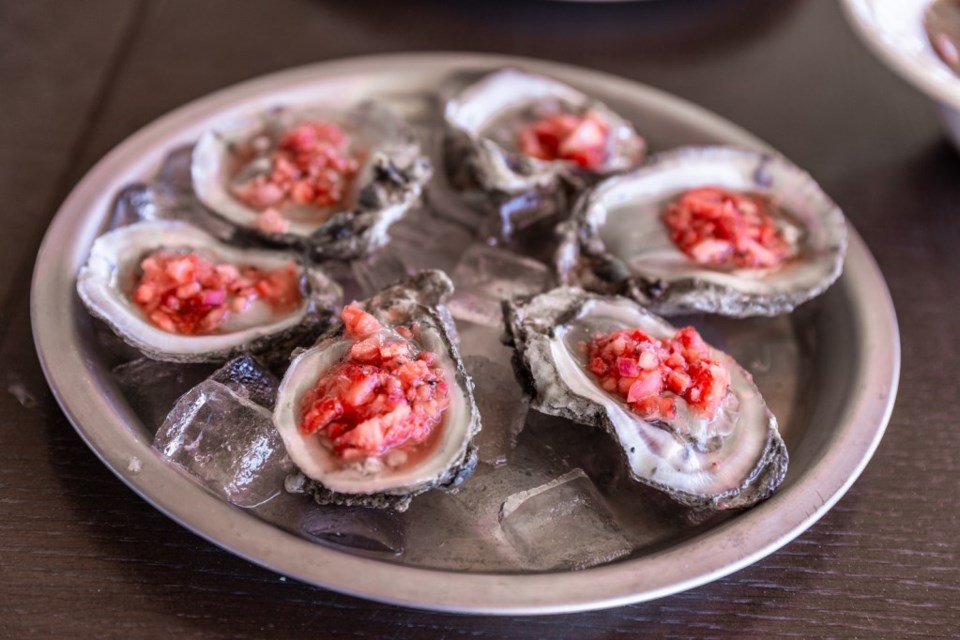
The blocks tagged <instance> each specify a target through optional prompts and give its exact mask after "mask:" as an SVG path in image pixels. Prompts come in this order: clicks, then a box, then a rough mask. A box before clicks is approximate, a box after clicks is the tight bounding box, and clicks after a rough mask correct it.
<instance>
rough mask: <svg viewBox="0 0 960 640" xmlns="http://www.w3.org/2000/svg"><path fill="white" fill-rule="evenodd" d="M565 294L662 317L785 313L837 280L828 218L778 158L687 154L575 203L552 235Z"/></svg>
mask: <svg viewBox="0 0 960 640" xmlns="http://www.w3.org/2000/svg"><path fill="white" fill-rule="evenodd" d="M561 236H562V241H561V245H560V248H559V250H558V253H557V270H558V273H559V274H560V278H561V281H562V282H564V283H565V284H571V285H577V286H582V287H584V288H587V289H590V290H592V291H598V292H603V293H618V294H622V295H626V296H629V297H632V298H634V299H635V300H638V301H639V302H641V303H643V304H644V305H646V306H648V307H650V308H651V309H653V310H654V311H656V312H658V313H663V314H668V315H669V314H674V313H683V312H687V311H706V312H712V313H720V314H723V315H729V316H736V317H744V316H754V315H776V314H780V313H787V312H789V311H791V310H793V308H794V307H796V306H797V305H799V304H801V303H802V302H805V301H807V300H809V299H811V298H813V297H815V296H817V295H819V294H821V293H822V292H823V291H825V290H826V289H827V287H829V286H830V285H831V284H832V283H833V282H834V281H835V280H836V279H837V278H838V277H839V275H840V272H841V270H842V268H843V258H844V255H845V252H846V246H847V233H846V224H845V222H844V217H843V214H842V213H841V211H840V209H839V208H838V207H837V205H836V204H834V203H833V202H832V201H831V200H830V198H829V197H828V196H827V195H826V194H825V193H824V192H823V191H822V190H821V189H820V187H819V186H818V185H817V184H816V182H814V180H813V179H812V178H811V177H810V176H809V175H808V174H806V173H804V172H803V171H801V170H800V169H798V168H797V167H796V166H794V165H793V164H791V163H790V162H788V161H787V160H785V159H784V158H782V157H780V156H776V155H771V154H767V153H758V152H755V151H747V150H742V149H734V148H728V147H691V148H685V149H679V150H676V151H670V152H667V153H664V154H661V155H658V156H656V157H655V158H653V159H652V160H651V161H650V162H649V163H648V164H646V165H645V166H643V167H642V168H640V169H638V170H636V171H633V172H631V173H629V174H625V175H622V176H617V177H614V178H611V179H609V180H606V181H604V182H603V183H601V184H599V185H597V187H596V188H595V189H594V190H593V191H591V192H590V193H588V194H587V195H586V196H584V197H583V198H582V199H581V200H580V202H579V203H578V205H577V207H576V210H575V211H574V213H573V216H572V218H571V220H570V221H568V222H567V223H565V224H564V225H562V226H561Z"/></svg>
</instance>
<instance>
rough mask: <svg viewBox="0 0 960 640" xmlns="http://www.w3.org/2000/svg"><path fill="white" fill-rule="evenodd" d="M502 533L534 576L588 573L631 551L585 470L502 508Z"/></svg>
mask: <svg viewBox="0 0 960 640" xmlns="http://www.w3.org/2000/svg"><path fill="white" fill-rule="evenodd" d="M500 529H501V532H502V534H503V536H504V538H505V539H506V540H507V542H509V544H511V545H512V546H513V548H514V549H515V550H516V551H517V553H518V555H519V557H520V562H521V565H522V567H523V568H524V569H527V570H531V571H549V570H563V569H584V568H586V567H592V566H595V565H599V564H603V563H606V562H610V561H612V560H616V559H617V558H621V557H623V556H625V555H627V554H629V553H630V551H631V545H630V543H629V542H628V541H627V539H626V537H625V536H624V534H623V532H622V531H621V529H620V527H619V525H618V524H617V522H616V520H615V519H614V517H613V515H612V514H611V513H610V512H609V510H608V509H607V507H606V506H605V504H604V501H603V498H602V496H601V495H600V493H599V492H598V491H597V489H596V488H595V487H594V486H593V483H592V482H591V481H590V478H589V477H587V475H586V474H585V473H584V472H583V471H582V470H581V469H573V470H572V471H570V472H569V473H565V474H564V475H562V476H560V477H559V478H556V479H555V480H552V481H551V482H548V483H546V484H544V485H541V486H539V487H535V488H533V489H530V490H527V491H523V492H521V493H517V494H514V495H512V496H510V497H509V498H507V499H506V500H505V501H504V502H503V505H502V506H501V507H500Z"/></svg>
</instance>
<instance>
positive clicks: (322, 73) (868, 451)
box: [30, 52, 900, 615]
mask: <svg viewBox="0 0 960 640" xmlns="http://www.w3.org/2000/svg"><path fill="white" fill-rule="evenodd" d="M416 66H421V67H424V68H426V67H431V66H435V67H441V68H444V67H445V68H448V69H449V71H451V72H452V71H454V70H456V69H459V68H464V67H471V68H474V67H488V68H491V69H493V68H498V67H502V66H521V67H524V68H527V69H531V70H533V71H538V72H541V73H545V74H549V75H554V76H557V77H559V78H560V79H564V80H566V81H569V82H576V79H577V78H578V77H579V78H585V79H590V80H592V81H594V82H604V83H606V84H610V85H611V86H612V87H613V88H618V89H620V90H621V95H624V96H625V99H628V100H629V99H631V96H632V97H633V98H634V99H635V98H636V97H637V96H643V97H644V99H645V100H648V101H652V102H657V103H660V104H661V105H663V106H664V107H668V108H670V109H673V110H674V111H677V112H681V113H682V114H683V115H684V117H691V118H696V119H697V120H699V121H700V124H701V125H703V126H706V127H708V128H710V129H712V130H715V131H716V132H717V134H718V136H720V137H723V138H724V139H728V140H729V139H733V140H735V141H737V143H740V144H745V145H747V146H757V147H764V148H769V147H768V146H767V145H765V143H763V142H762V141H760V140H759V139H758V138H756V137H755V136H753V135H752V134H749V133H747V132H746V131H745V130H743V129H742V128H740V127H738V126H737V125H735V124H733V123H731V122H729V121H728V120H726V119H723V118H721V117H720V116H717V115H715V114H713V113H712V112H709V111H707V110H705V109H703V108H701V107H699V106H697V105H695V104H693V103H691V102H688V101H686V100H684V99H682V98H679V97H676V96H673V95H671V94H668V93H666V92H663V91H660V90H658V89H654V88H652V87H649V86H648V85H644V84H642V83H639V82H636V81H633V80H629V79H626V78H622V77H618V76H615V75H611V74H608V73H605V72H600V71H594V70H590V69H586V68H583V67H576V66H572V65H567V64H562V63H556V62H549V61H544V60H538V59H534V58H525V57H517V56H504V55H495V54H477V53H462V52H428V53H404V54H381V55H374V56H362V57H353V58H345V59H339V60H333V61H327V62H320V63H314V64H310V65H305V66H302V67H295V68H292V69H288V70H284V71H279V72H275V73H272V74H268V75H265V76H260V77H258V78H254V79H252V80H248V81H246V82H242V83H240V84H236V85H233V86H230V87H227V88H225V89H221V90H219V91H216V92H214V93H211V94H208V95H206V96H203V97H201V98H199V99H197V100H194V101H192V102H190V103H188V104H186V105H184V106H182V107H179V108H177V109H175V110H173V111H171V112H169V113H167V114H166V115H164V116H161V117H160V118H158V119H156V120H154V121H153V122H152V123H150V124H148V125H146V126H145V127H143V128H141V129H139V130H138V131H137V132H136V133H134V134H133V135H131V136H129V137H127V138H126V139H124V141H122V142H121V143H120V144H119V145H117V146H116V147H115V148H114V149H113V150H112V151H110V152H109V153H108V154H107V155H106V156H105V157H104V158H102V159H101V160H100V161H99V162H98V163H97V164H96V165H95V166H94V167H93V168H92V169H91V170H90V171H89V172H87V173H86V175H85V176H84V177H83V178H82V179H81V181H80V182H79V183H78V184H77V185H76V186H75V187H74V189H73V190H72V191H71V193H70V195H69V196H68V197H67V199H66V200H65V201H64V203H63V204H62V205H61V207H60V209H59V210H58V212H57V214H56V216H55V217H54V218H53V220H52V222H51V224H50V226H49V228H48V230H47V232H46V234H45V236H44V240H43V243H42V245H41V248H40V251H39V252H38V257H37V262H36V265H35V269H34V274H33V279H32V283H31V299H30V311H31V323H32V327H33V334H34V342H35V345H36V348H37V353H38V357H39V359H40V362H41V366H42V369H43V372H44V375H45V377H46V379H47V381H48V383H49V385H50V387H51V390H52V392H53V394H54V396H55V398H56V400H57V402H58V404H59V405H60V407H61V409H62V410H63V412H64V414H65V415H66V416H67V418H68V419H69V420H70V422H71V424H72V425H73V427H74V428H75V429H76V431H77V433H78V434H79V435H80V436H81V438H82V439H83V440H84V442H85V443H86V444H87V446H88V447H90V449H91V450H92V451H93V452H94V453H95V454H96V455H97V456H98V457H99V458H100V460H101V461H102V462H103V463H104V464H105V465H106V466H107V467H108V468H109V469H110V470H111V471H112V472H113V473H114V474H115V475H116V476H117V477H118V478H120V479H121V480H122V481H123V482H124V483H125V484H127V486H129V487H130V488H131V489H132V490H133V491H134V492H136V493H137V494H138V495H140V496H141V497H142V498H143V499H145V500H146V501H147V502H148V503H150V504H151V505H153V506H154V507H155V508H157V509H158V510H159V511H161V512H162V513H164V515H166V516H167V517H169V518H171V519H172V520H174V521H175V522H177V523H179V524H180V525H181V526H184V527H185V528H187V529H188V530H190V531H192V532H194V533H195V534H197V535H199V536H200V537H202V538H204V539H206V540H208V541H209V542H211V543H213V544H216V545H217V546H220V547H221V548H224V549H226V550H227V551H229V552H231V553H233V554H235V555H238V556H240V557H242V558H245V559H246V560H248V561H251V562H253V563H255V564H258V565H260V566H263V567H265V568H267V569H270V570H272V571H275V572H277V573H279V574H281V575H286V576H291V577H295V578H297V579H298V580H301V581H303V582H306V583H308V584H312V585H315V586H320V587H324V588H328V589H332V590H335V591H338V592H341V593H346V594H349V595H353V596H357V597H361V598H366V599H371V600H376V601H380V602H385V603H389V604H395V605H401V606H410V607H415V608H422V609H429V610H435V611H446V612H460V613H482V614H511V615H516V614H554V613H567V612H573V611H584V610H592V609H600V608H606V607H613V606H620V605H625V604H630V603H635V602H642V601H646V600H652V599H655V598H659V597H663V596H666V595H670V594H673V593H677V592H680V591H684V590H687V589H691V588H694V587H697V586H700V585H702V584H705V583H707V582H710V581H713V580H716V579H718V578H721V577H723V576H726V575H729V574H731V573H733V572H735V571H737V570H739V569H741V568H743V567H745V566H747V565H749V564H752V563H753V562H756V561H757V560H759V559H761V558H763V557H765V556H767V555H769V554H770V553H773V552H774V551H776V550H777V549H779V548H781V547H782V546H783V545H785V544H787V543H788V542H790V541H791V540H793V539H794V538H795V537H796V536H798V535H799V534H800V533H802V532H803V531H805V530H806V529H808V528H809V527H810V526H811V525H813V524H814V523H815V522H816V521H817V520H819V519H820V517H822V516H823V515H824V514H825V513H826V512H827V511H828V510H829V509H830V508H831V507H832V506H833V505H834V504H835V503H836V502H837V501H838V500H839V499H840V498H841V497H842V496H843V495H844V494H845V493H846V491H847V490H848V489H849V487H850V486H851V485H852V484H853V482H854V481H855V480H856V479H857V477H859V475H860V473H861V472H862V471H863V469H864V468H865V466H866V464H867V463H868V462H869V460H870V458H871V457H872V455H873V453H874V451H875V450H876V447H877V446H878V444H879V442H880V439H881V438H882V436H883V433H884V431H885V429H886V426H887V424H888V422H889V419H890V415H891V412H892V410H893V405H894V402H895V398H896V392H897V387H898V383H899V374H900V340H899V329H898V326H897V320H896V313H895V310H894V307H893V302H892V300H891V298H890V294H889V290H888V288H887V286H886V283H885V281H884V279H883V277H882V275H881V273H880V270H879V268H878V266H877V264H876V262H875V261H874V259H873V257H872V256H871V255H870V253H869V251H868V250H867V248H866V246H865V245H864V243H863V241H862V240H861V239H860V237H859V236H858V235H857V233H856V231H855V230H853V229H852V227H851V228H850V243H849V248H848V254H847V263H846V268H845V272H844V275H843V276H841V279H846V280H844V282H847V283H848V284H850V285H851V286H850V287H849V288H850V290H851V295H854V296H856V295H859V296H860V297H861V298H863V300H862V301H861V302H862V303H866V302H868V301H869V303H870V307H871V308H870V311H871V313H870V314H863V313H861V314H859V315H860V318H859V320H860V321H861V323H862V324H863V325H864V327H862V328H864V329H865V332H864V335H865V338H864V340H865V344H866V346H868V347H869V346H871V344H872V346H873V348H867V349H865V350H864V351H863V353H864V354H865V356H866V357H867V358H868V359H871V362H870V363H869V365H870V366H865V367H862V369H863V373H864V377H865V380H864V382H865V383H866V384H863V385H862V391H861V393H860V397H859V398H858V399H857V402H856V403H854V409H855V410H854V411H852V415H851V416H849V417H848V419H847V421H846V423H845V424H843V425H839V427H840V428H839V429H838V430H837V433H836V434H834V435H835V440H834V442H833V443H832V444H831V445H830V446H829V447H827V451H826V454H825V455H824V456H823V457H822V458H820V459H819V460H818V461H817V462H815V463H814V464H813V465H812V466H811V468H810V469H808V470H807V471H806V473H804V474H803V475H802V476H801V477H799V478H798V479H797V481H796V482H794V483H793V485H792V486H790V487H788V488H786V490H784V491H781V492H779V493H778V494H776V495H775V496H773V497H772V498H771V499H770V500H768V501H767V502H765V503H763V504H761V505H758V506H757V507H754V508H753V509H751V510H749V511H748V512H745V513H743V514H740V515H739V516H738V517H737V518H735V519H733V520H731V521H729V522H726V523H724V524H722V525H720V526H718V527H716V528H715V529H711V530H710V531H709V532H708V533H707V534H705V535H702V536H697V537H695V538H693V539H691V540H687V541H683V542H681V543H678V544H677V545H673V546H671V547H670V548H668V549H665V550H661V551H658V552H656V553H652V554H648V555H645V556H643V557H642V558H636V559H633V560H626V561H622V562H614V563H611V564H608V565H604V566H600V567H594V568H591V569H585V570H581V571H575V572H565V573H538V574H508V573H472V572H469V573H468V572H456V571H450V570H444V569H428V568H423V567H412V566H406V565H401V564H397V563H390V562H384V561H380V560H375V559H370V558H364V557H361V556H356V555H352V554H350V553H349V552H346V551H339V550H337V549H335V548H332V547H326V546H322V545H317V544H314V543H311V542H308V541H306V540H304V539H302V538H299V537H297V536H295V535H294V534H292V533H288V532H286V531H283V530H282V529H280V528H278V527H276V526H274V525H272V524H270V523H267V522H265V521H262V520H260V519H259V518H257V517H256V516H254V515H251V514H248V513H245V512H244V511H243V510H241V509H238V508H236V507H233V506H232V505H229V504H228V503H226V502H224V501H223V500H222V499H220V498H218V497H216V496H215V495H214V494H213V493H211V492H208V491H206V490H205V489H203V488H202V487H200V486H199V485H197V484H196V483H195V482H193V481H192V480H190V479H189V478H187V477H186V476H185V475H183V474H181V473H179V472H177V471H176V470H175V469H173V468H172V467H171V466H170V465H168V464H167V463H165V462H164V461H162V460H161V459H160V457H159V456H156V455H154V454H153V452H152V450H151V449H150V448H149V443H145V442H143V441H142V439H138V438H137V437H136V436H135V434H132V433H131V438H130V439H129V441H127V440H124V441H123V442H120V443H117V442H116V441H114V440H111V439H110V438H107V437H106V436H109V435H114V436H115V435H116V433H112V434H111V433H104V432H103V428H102V425H104V424H109V425H116V428H119V429H120V430H121V431H127V432H128V433H129V432H130V430H129V429H127V427H126V425H127V424H128V423H129V420H130V419H131V418H132V413H131V412H130V411H129V409H128V408H127V407H125V406H117V405H116V404H112V403H110V401H109V400H110V398H109V397H108V395H109V394H106V393H100V394H90V393H89V392H88V387H89V386H90V385H93V386H94V387H95V386H96V384H95V383H96V380H91V379H90V378H91V376H92V374H93V364H92V363H90V362H89V361H84V360H83V359H82V358H81V357H80V354H79V352H78V351H77V349H76V342H75V341H74V340H73V339H74V337H75V336H76V333H75V329H76V327H75V323H74V322H73V318H72V316H71V314H69V313H59V314H50V313H45V312H44V311H45V310H46V309H49V308H57V306H56V305H57V304H60V305H62V304H63V300H62V295H63V294H64V292H65V289H66V288H67V287H69V289H70V290H71V291H73V298H74V304H78V303H76V300H75V298H76V293H75V286H74V281H75V269H74V268H73V267H72V266H71V265H72V264H73V263H74V262H75V261H76V259H77V257H76V254H77V252H78V250H79V248H78V247H76V246H73V245H71V244H70V242H71V238H77V237H80V238H84V237H89V236H90V235H91V233H93V232H94V231H95V227H99V226H100V224H101V220H100V218H101V216H93V217H91V215H89V212H90V210H91V209H90V207H89V205H88V204H87V203H89V202H94V201H97V200H98V199H99V200H102V199H104V198H105V197H107V198H112V197H113V195H115V194H114V193H109V194H107V195H106V196H105V195H104V194H103V193H102V192H99V193H98V191H100V187H99V186H98V185H99V184H101V183H103V182H108V181H109V179H110V176H111V175H113V174H114V172H117V171H129V170H130V167H131V166H141V165H146V164H147V163H146V161H145V160H144V158H143V157H142V155H143V154H144V153H145V152H144V151H142V149H144V148H146V149H149V148H151V147H152V146H153V145H156V144H166V145H167V148H168V149H169V148H171V142H170V135H171V132H173V131H174V130H176V129H178V128H182V127H183V126H186V125H185V124H184V123H186V122H188V121H189V120H191V119H196V118H198V117H200V116H201V115H203V114H206V115H208V116H209V114H212V113H214V112H218V111H222V110H223V109H225V108H226V107H228V106H229V105H230V104H232V103H237V102H238V101H241V100H245V99H252V98H251V97H252V96H256V95H258V94H269V93H270V92H275V91H279V90H280V88H289V87H292V86H296V85H300V84H309V83H311V82H322V81H324V80H327V81H329V80H330V78H332V77H337V76H341V75H349V74H359V73H372V72H383V71H384V69H385V68H394V69H396V70H397V71H398V72H399V71H402V70H403V69H409V68H412V67H416ZM138 156H140V157H139V164H136V163H133V161H134V160H135V159H137V157H138ZM131 163H133V164H131ZM92 218H97V220H93V219H92ZM65 249H71V251H65ZM83 254H84V256H85V254H86V251H84V252H83ZM71 257H72V258H73V261H71V260H69V259H65V258H71ZM834 286H837V285H834ZM51 305H52V306H51ZM854 309H855V310H859V311H862V310H863V306H862V304H861V305H860V306H855V307H854ZM867 338H869V340H867ZM871 341H872V342H871ZM878 347H880V348H878ZM64 362H66V363H67V364H68V365H70V366H67V367H64V366H63V364H64ZM78 384H80V385H81V388H80V389H79V392H78V390H77V389H75V388H74V387H76V386H77V385H78ZM101 391H103V390H102V389H101ZM878 392H879V393H878ZM94 419H97V420H99V421H98V422H92V421H93V420H94ZM91 427H93V428H91ZM111 428H114V427H111ZM841 448H842V453H843V454H844V455H843V456H840V455H839V453H840V452H841ZM851 451H852V452H854V453H855V454H856V455H855V456H851V455H850V452H851ZM841 462H842V463H843V464H840V465H839V466H838V463H841ZM838 471H842V473H839V472H838ZM824 485H826V487H825V486H824ZM824 489H826V491H825V492H824ZM183 495H188V496H189V497H190V500H182V497H183ZM794 495H798V496H801V497H805V499H804V500H802V501H800V502H801V504H800V505H793V504H791V502H797V501H798V500H797V499H792V498H793V496H794ZM178 498H180V499H178ZM791 499H792V500H791ZM785 507H790V508H791V510H786V509H785ZM199 516H203V517H202V518H200V517H199ZM211 518H212V519H213V520H214V522H213V523H211V522H210V520H211ZM198 519H199V521H200V522H199V523H198ZM680 554H685V555H684V556H683V558H682V561H680V562H678V559H680V558H679V557H678V556H679V555H680ZM305 556H306V557H305ZM691 559H692V561H691ZM698 559H699V561H698ZM559 576H562V579H558V577H559Z"/></svg>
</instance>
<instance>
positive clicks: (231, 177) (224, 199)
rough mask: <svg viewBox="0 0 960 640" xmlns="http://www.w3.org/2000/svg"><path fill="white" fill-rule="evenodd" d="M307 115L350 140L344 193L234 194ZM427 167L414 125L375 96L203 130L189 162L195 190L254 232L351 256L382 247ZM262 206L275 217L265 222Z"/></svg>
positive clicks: (316, 252) (316, 253)
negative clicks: (269, 202)
mask: <svg viewBox="0 0 960 640" xmlns="http://www.w3.org/2000/svg"><path fill="white" fill-rule="evenodd" d="M311 122H319V123H325V124H332V125H334V126H336V127H338V128H339V129H340V130H342V132H343V133H344V134H345V135H346V136H347V139H348V140H349V149H348V154H349V155H350V156H351V157H352V158H353V159H354V160H355V161H356V162H357V164H358V166H357V169H356V173H355V175H353V176H352V178H350V179H349V180H348V181H347V185H346V189H345V192H344V193H343V194H342V199H339V200H338V201H336V202H333V203H330V204H328V205H323V206H321V205H319V204H312V203H311V204H296V203H294V202H286V201H284V202H283V203H282V204H281V205H278V206H275V207H268V206H266V205H263V206H253V205H252V204H251V203H250V202H248V201H244V200H243V199H241V198H240V197H238V193H239V189H240V187H242V185H243V183H245V182H249V181H250V180H251V179H253V178H256V177H257V176H260V175H263V176H266V175H269V174H271V172H272V171H274V170H275V168H276V167H274V166H273V165H272V164H271V160H270V157H269V154H270V153H271V152H272V151H273V150H274V149H276V147H277V145H278V143H279V140H280V138H281V136H282V135H283V134H284V133H285V132H287V131H289V130H290V129H291V128H292V127H295V126H296V125H299V124H303V123H311ZM432 172H433V169H432V166H431V164H430V161H429V160H428V159H427V158H426V156H424V155H423V154H422V153H421V150H420V142H419V140H418V139H417V136H416V133H415V132H414V131H413V129H412V128H411V127H410V126H409V125H408V124H407V123H406V122H405V121H404V120H403V119H401V118H400V117H399V116H398V115H396V114H395V113H394V112H393V111H392V110H391V109H389V108H387V107H386V106H385V105H383V104H381V103H379V102H374V101H368V102H364V103H361V104H359V105H357V106H354V107H352V108H349V109H341V108H335V107H331V106H316V107H312V108H305V109H275V110H273V111H270V112H267V113H264V114H260V115H259V116H256V117H248V118H246V119H244V120H241V121H237V122H233V123H230V124H226V125H224V126H221V127H218V128H216V129H214V130H210V131H207V132H206V133H205V134H203V136H202V137H201V138H200V140H199V141H198V142H197V145H196V147H195V148H194V151H193V158H192V165H191V173H192V176H193V187H194V190H195V192H196V195H197V197H198V198H199V199H200V201H201V202H202V203H203V204H204V205H206V206H207V207H208V208H209V209H210V210H211V211H213V212H214V213H216V214H217V215H219V216H221V217H222V218H224V219H226V220H228V221H229V222H231V223H233V224H234V225H237V227H239V228H240V229H241V230H243V231H244V232H245V233H247V234H248V235H251V236H253V237H255V238H259V239H261V240H263V241H266V242H269V243H271V244H278V245H290V246H302V247H306V248H308V249H309V250H310V252H311V254H312V256H313V257H314V258H315V259H317V260H326V259H351V258H355V257H360V256H363V255H367V254H369V253H371V252H373V251H375V250H377V249H378V248H380V247H382V246H383V245H384V244H385V243H386V242H387V241H388V234H387V231H388V230H389V228H390V225H392V224H393V223H394V222H396V221H397V220H399V219H400V218H401V217H402V216H403V215H404V214H405V213H406V212H407V210H409V209H410V207H412V206H413V205H414V204H415V203H416V202H417V201H418V200H419V198H420V196H421V192H422V190H423V187H424V185H425V184H426V182H427V181H428V180H429V179H430V176H431V175H432ZM267 209H271V211H270V213H271V214H272V216H273V217H272V218H271V220H272V221H271V222H270V223H269V224H264V218H263V214H264V213H265V211H266V210H267Z"/></svg>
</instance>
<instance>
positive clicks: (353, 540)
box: [299, 504, 404, 555]
mask: <svg viewBox="0 0 960 640" xmlns="http://www.w3.org/2000/svg"><path fill="white" fill-rule="evenodd" d="M299 524H300V528H299V531H300V533H302V534H303V535H305V536H306V537H307V538H309V539H311V540H318V541H323V542H328V543H331V544H335V545H338V546H341V547H349V548H351V549H358V550H361V551H372V552H377V553H386V554H390V555H400V554H401V553H403V538H404V533H403V527H402V526H401V523H400V520H399V516H398V514H397V513H396V512H394V511H390V510H384V509H370V508H365V507H343V506H320V505H317V504H310V505H308V506H307V508H305V509H304V510H303V511H302V512H301V514H300V518H299Z"/></svg>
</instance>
